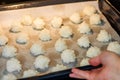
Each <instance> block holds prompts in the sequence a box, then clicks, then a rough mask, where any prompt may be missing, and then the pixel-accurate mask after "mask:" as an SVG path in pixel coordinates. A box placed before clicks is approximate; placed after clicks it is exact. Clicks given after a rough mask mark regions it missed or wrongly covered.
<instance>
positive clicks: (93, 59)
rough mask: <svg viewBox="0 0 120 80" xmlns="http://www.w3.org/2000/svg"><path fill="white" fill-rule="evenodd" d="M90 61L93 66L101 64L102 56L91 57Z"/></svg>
mask: <svg viewBox="0 0 120 80" xmlns="http://www.w3.org/2000/svg"><path fill="white" fill-rule="evenodd" d="M89 63H90V65H92V66H98V65H99V64H101V60H100V56H97V57H94V58H92V59H90V60H89Z"/></svg>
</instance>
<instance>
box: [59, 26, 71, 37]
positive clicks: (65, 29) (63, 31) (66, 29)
mask: <svg viewBox="0 0 120 80" xmlns="http://www.w3.org/2000/svg"><path fill="white" fill-rule="evenodd" d="M59 34H60V36H61V37H63V38H71V37H72V36H73V31H72V29H71V28H70V26H62V28H60V31H59Z"/></svg>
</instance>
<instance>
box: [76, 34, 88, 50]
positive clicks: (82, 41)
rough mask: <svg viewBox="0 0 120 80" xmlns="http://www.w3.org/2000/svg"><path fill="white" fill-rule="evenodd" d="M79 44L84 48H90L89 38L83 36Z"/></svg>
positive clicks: (78, 41)
mask: <svg viewBox="0 0 120 80" xmlns="http://www.w3.org/2000/svg"><path fill="white" fill-rule="evenodd" d="M77 44H78V45H79V46H80V47H82V48H89V47H90V41H89V38H88V36H86V35H83V36H82V37H80V38H79V39H78V40H77Z"/></svg>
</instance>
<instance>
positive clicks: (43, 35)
mask: <svg viewBox="0 0 120 80" xmlns="http://www.w3.org/2000/svg"><path fill="white" fill-rule="evenodd" d="M39 39H40V40H42V41H50V40H51V35H50V31H49V30H47V29H44V30H42V31H41V32H40V34H39Z"/></svg>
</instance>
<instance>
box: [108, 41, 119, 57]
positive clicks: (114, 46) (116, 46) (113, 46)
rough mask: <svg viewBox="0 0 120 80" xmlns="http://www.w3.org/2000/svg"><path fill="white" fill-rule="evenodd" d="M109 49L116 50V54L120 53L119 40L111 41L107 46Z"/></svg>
mask: <svg viewBox="0 0 120 80" xmlns="http://www.w3.org/2000/svg"><path fill="white" fill-rule="evenodd" d="M107 50H109V51H112V52H115V53H116V54H119V55H120V44H119V42H117V41H114V42H110V43H109V45H108V47H107Z"/></svg>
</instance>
